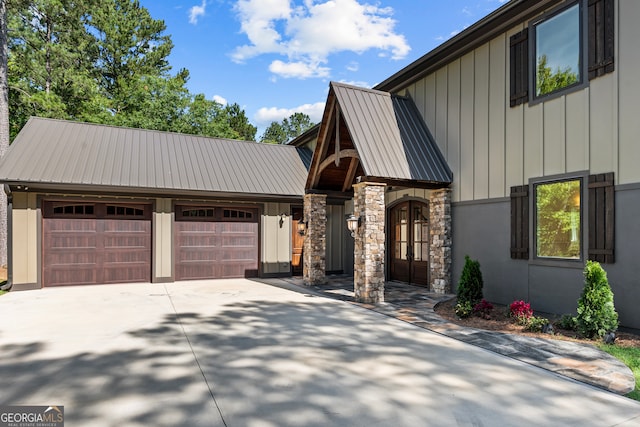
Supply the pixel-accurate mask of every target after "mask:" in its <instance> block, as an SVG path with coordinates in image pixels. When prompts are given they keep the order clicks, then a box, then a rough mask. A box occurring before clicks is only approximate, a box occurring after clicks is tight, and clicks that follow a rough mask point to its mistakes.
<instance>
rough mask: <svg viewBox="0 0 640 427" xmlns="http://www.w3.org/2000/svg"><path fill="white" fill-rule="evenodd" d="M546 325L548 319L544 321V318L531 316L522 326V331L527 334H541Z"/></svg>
mask: <svg viewBox="0 0 640 427" xmlns="http://www.w3.org/2000/svg"><path fill="white" fill-rule="evenodd" d="M547 323H549V319H545V318H544V317H536V316H531V317H529V318H528V319H527V320H526V322H525V324H524V330H525V331H529V332H542V328H543V327H544V325H546V324H547Z"/></svg>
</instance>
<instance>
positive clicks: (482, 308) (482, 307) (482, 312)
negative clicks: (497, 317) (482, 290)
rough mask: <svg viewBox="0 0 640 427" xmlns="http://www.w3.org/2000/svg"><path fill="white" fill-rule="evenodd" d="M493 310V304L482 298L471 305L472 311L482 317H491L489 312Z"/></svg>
mask: <svg viewBox="0 0 640 427" xmlns="http://www.w3.org/2000/svg"><path fill="white" fill-rule="evenodd" d="M492 311H493V304H491V303H490V302H489V301H487V300H485V299H483V300H482V301H480V302H479V303H477V304H476V305H474V306H473V313H474V314H475V315H476V316H480V317H482V318H483V319H491V312H492Z"/></svg>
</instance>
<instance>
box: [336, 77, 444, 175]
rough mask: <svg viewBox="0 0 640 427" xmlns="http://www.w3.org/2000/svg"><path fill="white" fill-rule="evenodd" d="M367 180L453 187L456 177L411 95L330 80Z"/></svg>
mask: <svg viewBox="0 0 640 427" xmlns="http://www.w3.org/2000/svg"><path fill="white" fill-rule="evenodd" d="M331 89H332V90H333V92H334V93H335V96H336V99H337V102H338V105H339V106H340V111H341V115H342V117H344V120H345V121H346V124H347V127H348V129H349V132H350V134H351V139H352V141H353V144H354V146H355V147H356V150H358V154H359V156H360V161H361V162H362V167H363V169H364V171H365V174H366V175H367V176H372V177H380V178H391V179H403V180H418V181H425V182H433V183H442V184H450V183H451V182H452V181H453V174H452V172H451V169H450V168H449V166H448V165H447V162H446V161H445V158H444V156H443V155H442V153H441V152H440V149H439V148H438V145H437V144H436V142H435V140H434V138H433V136H432V135H431V132H429V129H428V128H427V125H426V123H425V122H424V120H423V119H422V116H420V112H419V111H418V109H417V107H416V106H415V104H414V103H413V101H412V100H411V99H410V98H408V97H402V96H397V95H391V94H390V93H388V92H382V91H378V90H373V89H363V88H359V87H355V86H350V85H345V84H342V83H335V82H331Z"/></svg>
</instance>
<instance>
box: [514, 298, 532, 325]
mask: <svg viewBox="0 0 640 427" xmlns="http://www.w3.org/2000/svg"><path fill="white" fill-rule="evenodd" d="M509 315H510V316H511V317H513V318H514V319H516V321H517V322H518V324H520V325H526V324H527V323H528V322H529V319H530V318H531V317H532V316H533V310H532V309H531V304H529V303H528V302H524V301H522V300H520V301H514V302H512V303H511V305H510V306H509Z"/></svg>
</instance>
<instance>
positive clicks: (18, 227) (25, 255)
mask: <svg viewBox="0 0 640 427" xmlns="http://www.w3.org/2000/svg"><path fill="white" fill-rule="evenodd" d="M10 215H11V228H12V230H11V235H12V241H13V244H12V248H11V250H12V254H11V256H12V258H11V262H12V266H11V268H12V275H13V284H17V285H33V286H35V285H36V284H37V283H38V282H39V278H38V271H39V270H38V263H39V253H40V240H39V238H38V224H39V223H40V218H41V217H40V209H39V207H38V203H37V194H35V193H23V192H14V193H13V209H12V210H11V212H10Z"/></svg>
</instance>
